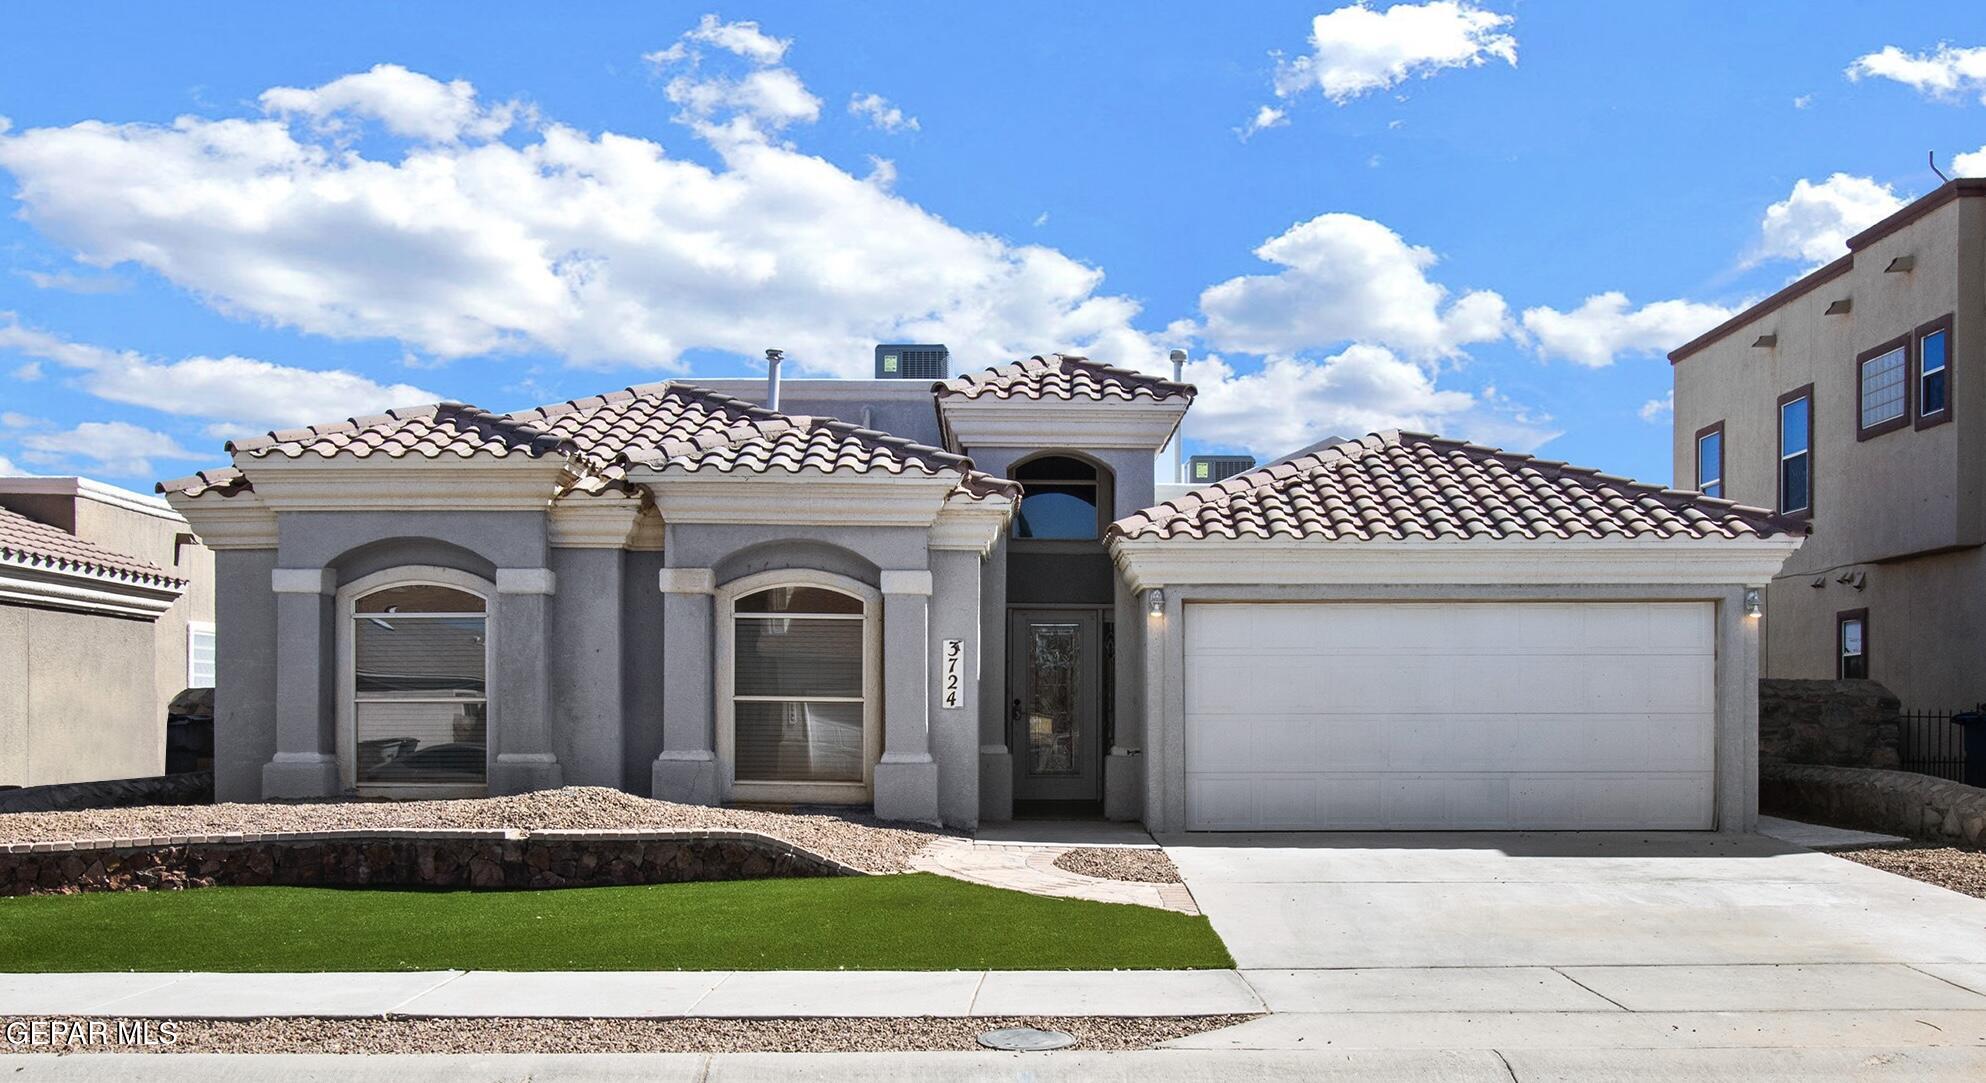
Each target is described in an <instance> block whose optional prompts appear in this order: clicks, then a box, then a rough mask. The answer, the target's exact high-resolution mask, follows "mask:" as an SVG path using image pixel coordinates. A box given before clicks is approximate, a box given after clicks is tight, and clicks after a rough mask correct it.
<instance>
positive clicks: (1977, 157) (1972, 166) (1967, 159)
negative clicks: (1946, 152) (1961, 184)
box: [1952, 147, 1986, 177]
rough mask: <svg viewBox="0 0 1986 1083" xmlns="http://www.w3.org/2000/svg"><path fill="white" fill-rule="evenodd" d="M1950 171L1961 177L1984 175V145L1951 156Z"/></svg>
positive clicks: (1985, 160) (1985, 153)
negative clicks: (1969, 151) (1953, 156)
mask: <svg viewBox="0 0 1986 1083" xmlns="http://www.w3.org/2000/svg"><path fill="white" fill-rule="evenodd" d="M1952 172H1953V173H1954V174H1956V175H1958V176H1961V177H1986V147H1980V148H1979V149H1978V150H1975V151H1973V152H1972V153H1971V154H1961V155H1959V156H1958V157H1956V158H1953V159H1952Z"/></svg>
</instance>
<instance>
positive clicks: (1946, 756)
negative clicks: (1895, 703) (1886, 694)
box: [1897, 711, 1965, 782]
mask: <svg viewBox="0 0 1986 1083" xmlns="http://www.w3.org/2000/svg"><path fill="white" fill-rule="evenodd" d="M1957 713H1959V712H1956V711H1905V712H1903V715H1902V717H1901V726H1900V727H1899V729H1898V732H1897V754H1898V755H1900V756H1901V757H1902V759H1903V764H1902V768H1903V770H1905V771H1915V772H1917V773H1918V774H1920V775H1935V776H1937V777H1938V778H1945V779H1950V780H1951V781H1953V782H1963V781H1965V727H1963V726H1960V725H1958V724H1957V723H1955V722H1953V721H1952V715H1954V714H1957Z"/></svg>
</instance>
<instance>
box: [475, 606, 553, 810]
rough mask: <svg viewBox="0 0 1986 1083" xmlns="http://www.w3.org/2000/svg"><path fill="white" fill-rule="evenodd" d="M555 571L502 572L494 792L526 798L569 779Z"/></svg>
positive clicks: (494, 628)
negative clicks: (554, 646)
mask: <svg viewBox="0 0 1986 1083" xmlns="http://www.w3.org/2000/svg"><path fill="white" fill-rule="evenodd" d="M555 585H556V580H555V579H554V577H553V575H552V572H551V569H549V568H498V569H497V572H496V589H497V596H496V605H495V607H494V609H495V611H494V612H493V613H492V614H491V615H490V616H491V620H490V637H491V648H492V649H491V654H492V655H493V657H494V660H495V663H496V665H495V672H493V673H491V674H490V675H489V685H490V738H491V740H492V741H494V742H495V744H496V750H497V756H496V762H495V763H492V764H491V765H490V792H491V793H493V794H510V793H526V792H529V791H531V790H549V789H552V788H554V787H557V786H559V785H560V784H561V783H562V782H563V780H564V774H563V772H562V771H561V770H560V769H559V758H558V755H557V754H556V753H554V752H553V751H552V726H551V723H552V719H551V698H552V689H551V668H550V666H549V665H548V664H547V659H548V657H549V653H550V652H549V651H548V650H547V649H546V643H545V641H546V637H547V635H548V634H549V632H550V631H551V629H550V620H549V617H550V609H551V601H552V592H553V590H554V588H555Z"/></svg>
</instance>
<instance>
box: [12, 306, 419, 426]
mask: <svg viewBox="0 0 1986 1083" xmlns="http://www.w3.org/2000/svg"><path fill="white" fill-rule="evenodd" d="M0 350H9V351H13V352H15V353H19V354H23V355H26V356H28V357H36V358H40V359H42V360H44V361H50V362H54V363H55V364H57V365H61V366H62V367H64V368H66V369H70V370H73V371H75V372H76V373H77V382H78V384H79V385H80V386H81V387H82V388H83V389H84V390H85V391H88V392H89V393H90V394H92V395H95V396H96V397H98V398H101V399H105V400H108V401H111V402H121V403H128V404H130V405H133V406H145V407H149V408H151V409H154V410H159V411H161V412H164V413H168V414H178V415H182V416H189V417H204V418H217V419H221V420H223V421H225V422H227V423H228V428H229V431H241V430H265V429H279V428H288V427H291V426H296V425H309V424H314V423H318V422H323V421H329V420H335V419H337V418H341V417H352V416H354V415H362V414H369V413H377V412H378V411H381V410H385V409H389V408H391V407H395V406H414V405H418V404H420V403H426V402H434V401H436V400H438V399H440V398H441V397H442V396H440V395H436V394H434V393H433V392H430V391H423V390H421V389H420V388H418V387H413V386H410V385H408V384H392V385H382V384H379V383H377V382H375V381H373V380H370V379H368V378H366V377H364V376H360V375H357V374H355V373H351V372H345V371H341V370H337V369H332V370H329V371H318V370H314V369H303V368H295V367H292V366H288V365H276V364H271V363H270V362H267V361H258V360H255V359H254V358H249V357H233V356H230V357H189V358H186V359H184V360H180V361H170V362H162V361H157V360H154V359H151V358H147V357H145V356H143V355H141V354H138V353H135V352H132V351H128V350H125V351H118V350H109V349H105V348H103V347H101V346H92V345H89V344H87V343H82V342H72V341H69V340H67V339H64V338H61V337H59V336H56V335H52V334H49V333H48V332H46V331H41V330H38V329H36V328H32V327H27V326H24V325H22V324H21V323H20V322H19V320H17V319H16V318H15V317H14V316H13V314H11V313H6V312H0Z"/></svg>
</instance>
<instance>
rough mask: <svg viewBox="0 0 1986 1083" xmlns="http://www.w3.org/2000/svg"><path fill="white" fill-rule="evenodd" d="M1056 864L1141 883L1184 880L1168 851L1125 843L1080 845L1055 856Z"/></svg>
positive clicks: (1064, 868) (1078, 872)
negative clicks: (1124, 845) (1140, 847)
mask: <svg viewBox="0 0 1986 1083" xmlns="http://www.w3.org/2000/svg"><path fill="white" fill-rule="evenodd" d="M1055 867H1056V868H1058V869H1061V870H1062V871H1063V872H1073V873H1075V874H1076V875H1078V876H1094V877H1096V878H1098V879H1100V880H1129V881H1132V882H1133V883H1139V884H1177V883H1180V882H1181V881H1180V879H1179V870H1178V869H1176V868H1173V866H1172V859H1171V858H1169V857H1167V856H1165V851H1164V850H1151V849H1138V848H1132V847H1123V846H1079V847H1077V848H1076V849H1074V850H1070V851H1069V852H1068V853H1066V854H1063V855H1062V856H1060V857H1058V858H1056V859H1055Z"/></svg>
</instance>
